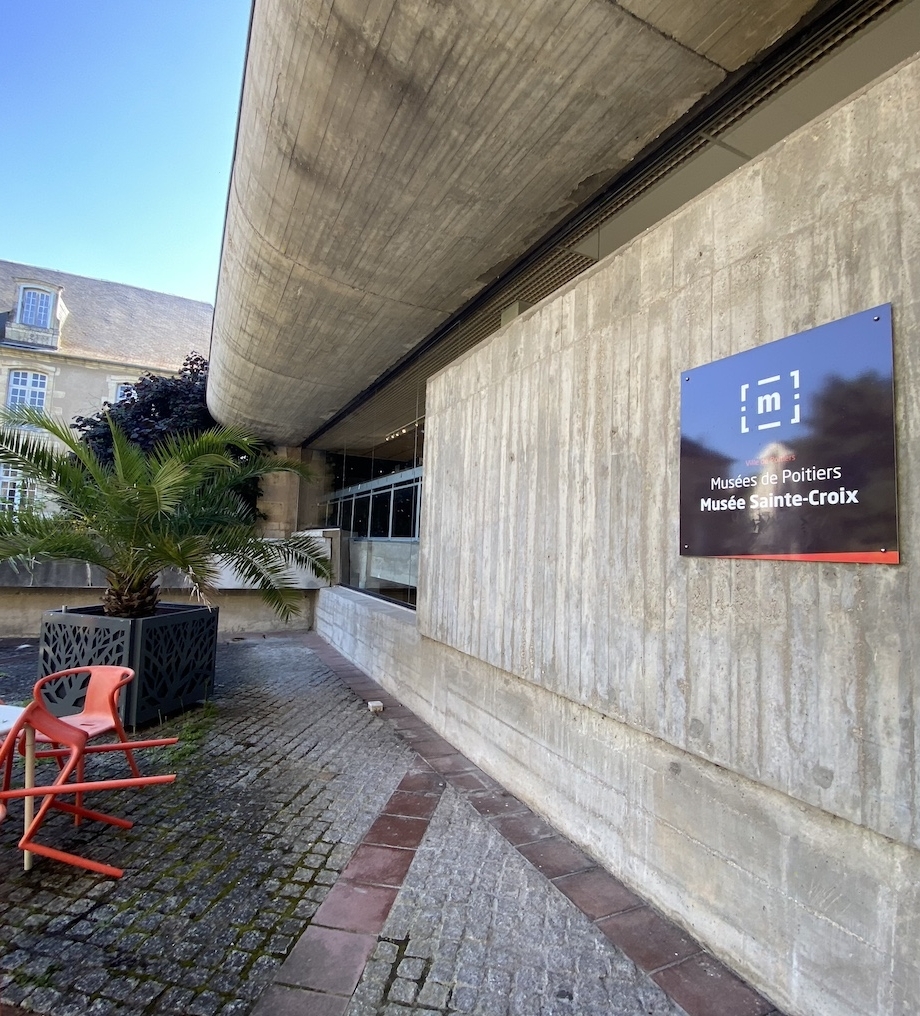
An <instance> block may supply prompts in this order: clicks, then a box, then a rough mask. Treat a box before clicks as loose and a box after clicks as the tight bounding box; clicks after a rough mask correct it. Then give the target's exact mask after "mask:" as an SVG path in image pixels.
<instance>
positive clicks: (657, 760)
mask: <svg viewBox="0 0 920 1016" xmlns="http://www.w3.org/2000/svg"><path fill="white" fill-rule="evenodd" d="M918 115H920V3H918V2H917V0H901V2H897V0H893V2H886V0H847V2H836V3H835V2H831V0H822V2H817V3H815V2H812V0H743V2H727V0H726V2H708V0H707V2H703V0H680V2H677V0H675V2H667V0H620V2H611V0H578V2H575V3H566V4H562V5H560V4H558V3H555V2H552V0H528V2H526V3H525V2H523V0H511V2H508V3H503V4H494V3H486V2H485V0H470V2H467V3H459V2H453V0H446V2H433V0H382V2H374V3H371V2H369V0H346V2H345V3H343V4H339V3H336V4H334V5H329V4H324V3H321V2H320V0H255V2H254V5H253V17H252V27H251V36H250V45H249V52H248V58H247V64H246V72H245V82H244V90H243V97H242V103H241V113H240V123H239V131H238V138H237V146H236V151H235V157H234V165H233V178H232V183H231V188H230V196H229V200H228V208H227V221H226V227H225V238H224V247H223V257H222V264H221V274H220V281H219V285H218V291H217V298H216V303H215V321H214V332H213V340H212V347H211V369H210V382H209V394H208V398H209V405H210V407H211V411H212V413H213V415H214V416H215V417H216V418H217V419H219V420H222V421H223V422H226V423H243V424H247V425H249V426H251V427H254V428H255V429H257V430H258V431H259V432H260V433H261V434H263V435H264V436H265V437H268V438H271V439H272V440H274V441H275V442H276V443H278V444H280V445H285V446H288V447H289V448H291V449H292V450H294V451H296V450H298V449H300V448H302V449H303V451H304V454H307V455H310V456H312V458H313V460H314V461H319V462H321V463H323V464H324V465H325V470H326V471H325V475H326V480H327V483H326V488H325V490H324V491H323V492H322V494H321V497H320V499H319V502H320V503H319V505H318V506H317V503H316V502H317V497H316V495H315V493H314V492H311V491H309V490H302V491H300V492H299V501H298V499H297V498H298V495H297V492H294V493H293V496H292V498H291V499H290V500H289V502H288V503H287V505H286V507H285V508H284V513H285V516H284V517H285V520H286V523H287V524H288V526H295V525H303V524H305V523H307V522H309V521H310V520H311V518H312V517H313V513H314V512H315V511H316V509H317V507H318V508H319V509H320V510H321V512H322V515H321V519H322V520H323V521H325V522H326V523H327V524H329V525H331V526H333V527H335V528H336V529H337V531H339V532H340V533H341V536H342V544H343V546H344V547H345V548H346V549H347V551H348V553H347V556H345V555H343V562H342V578H343V584H342V585H339V586H336V587H333V588H328V589H321V590H319V592H318V593H317V602H316V627H317V629H318V630H319V631H320V632H321V634H322V635H323V636H324V637H326V638H327V639H329V641H330V642H331V643H332V644H333V645H334V646H336V648H338V649H339V650H340V651H341V652H342V653H343V654H344V655H345V656H347V657H348V658H349V659H351V660H352V661H354V662H355V663H356V664H357V665H358V666H360V667H361V668H363V669H364V670H366V671H367V672H369V673H370V674H371V675H372V676H373V677H374V678H376V679H377V680H378V681H380V682H381V683H382V684H383V685H384V686H385V687H386V688H387V689H388V690H389V691H391V692H392V693H393V694H395V695H396V696H397V697H398V698H400V699H401V700H402V701H404V702H405V703H406V704H407V705H408V706H410V707H411V708H412V709H413V710H414V711H416V712H417V713H418V714H419V715H421V716H422V717H423V718H424V719H425V720H426V721H427V722H428V723H430V724H431V725H432V726H433V727H435V728H436V729H437V730H438V731H439V732H440V733H441V734H443V736H444V737H445V738H446V739H447V740H448V741H449V742H451V743H452V744H453V745H455V746H456V747H458V748H459V749H460V750H462V751H463V752H464V753H465V754H466V755H467V756H468V757H469V758H471V759H473V760H474V761H475V762H476V763H477V764H478V765H479V766H481V768H482V769H484V770H485V771H486V772H487V773H488V774H490V775H492V776H494V777H495V778H496V779H498V780H499V781H500V782H501V783H502V784H504V785H505V786H506V787H508V788H509V789H510V790H511V791H512V792H513V793H514V794H515V795H517V796H518V797H519V798H521V799H523V800H524V801H526V802H527V803H528V804H530V806H531V807H532V808H533V809H534V810H535V811H537V812H538V813H540V814H541V815H543V816H545V817H547V818H548V819H550V820H551V822H552V823H553V824H554V825H555V826H556V827H557V828H559V829H560V830H562V831H563V832H565V833H566V834H567V835H568V836H569V837H570V838H571V839H572V840H574V841H575V842H576V843H578V845H579V846H580V847H582V848H583V849H584V850H585V851H586V852H587V853H588V854H590V855H591V856H592V857H593V858H594V859H596V860H597V861H598V862H599V863H601V864H603V865H605V866H607V867H608V868H610V869H611V870H612V871H613V872H614V873H615V874H617V875H618V876H619V877H620V878H622V879H623V880H624V881H625V882H626V883H627V884H628V885H629V886H630V887H632V888H633V889H634V890H635V891H636V892H637V893H639V894H640V895H641V896H643V897H644V898H645V899H647V900H648V901H650V902H651V903H652V904H653V905H654V906H655V907H657V908H659V909H660V910H662V911H664V912H665V913H666V914H667V915H668V916H669V917H671V918H672V919H673V920H675V921H676V922H677V923H678V924H680V925H681V926H682V927H684V928H685V929H686V930H687V931H689V932H690V933H691V934H692V935H693V936H694V938H696V939H697V940H699V941H701V942H702V943H703V944H704V945H705V947H706V948H708V949H709V950H711V951H712V952H713V953H715V954H716V955H717V956H719V957H720V958H721V959H723V960H725V961H726V962H727V963H728V964H729V965H730V966H731V967H733V969H735V970H737V971H738V972H739V973H740V974H742V975H743V976H744V977H746V978H747V979H748V980H750V981H751V982H752V983H753V984H754V985H755V986H756V987H758V988H759V989H760V990H761V991H762V992H763V994H764V995H765V996H766V997H767V999H769V1004H772V1005H775V1006H777V1007H778V1008H781V1009H782V1010H783V1011H785V1012H788V1013H790V1014H793V1016H867V1014H872V1016H914V1014H916V1013H918V1012H920V952H918V950H917V947H916V943H917V939H918V932H920V679H918V667H917V662H918V660H920V634H918V633H920V627H918V625H917V623H916V618H917V611H918V609H920V601H918V595H920V594H918V589H920V583H918V581H917V578H918V576H916V575H914V574H913V573H914V572H915V571H917V568H918V561H920V484H918V483H917V479H916V478H917V475H918V474H920V442H918V441H917V440H916V435H917V434H918V433H920V387H918V386H920V343H918V334H920V248H918V237H920V132H918V131H917V129H916V124H917V122H918ZM881 305H890V307H891V309H892V322H893V325H892V331H893V349H894V378H895V384H894V392H895V403H894V407H895V409H894V417H895V423H896V427H895V431H896V434H897V461H898V479H899V488H898V492H897V508H898V513H899V516H898V517H899V525H900V554H901V558H900V560H901V563H900V564H897V565H889V564H855V563H852V562H840V561H836V562H828V561H808V560H794V561H793V560H738V559H735V558H729V557H715V556H713V557H703V556H688V555H686V556H685V555H684V554H683V553H682V552H681V548H680V546H679V544H680V540H679V532H680V519H679V506H680V500H681V491H680V472H681V434H680V421H681V379H682V374H683V373H684V372H690V371H691V370H693V369H695V368H697V367H700V366H705V365H708V364H710V363H712V362H713V361H717V360H720V359H722V358H725V357H728V356H730V355H733V354H740V353H748V352H750V351H753V350H756V349H757V348H759V347H761V346H764V345H766V344H768V343H771V342H772V341H773V340H778V339H782V338H784V337H787V336H792V335H796V334H799V333H803V332H806V331H808V330H809V329H813V328H818V327H820V326H822V325H826V324H829V323H833V322H838V321H840V320H842V319H846V318H848V317H850V316H852V315H855V314H857V313H859V312H865V311H867V310H869V309H870V308H876V307H880V306H881ZM757 377H759V378H761V379H763V380H764V381H767V380H770V379H769V378H767V377H766V376H765V375H757ZM757 383H759V382H757ZM733 392H734V390H733ZM734 394H736V393H734ZM734 394H733V397H734ZM736 415H737V414H736ZM843 415H844V416H845V414H843ZM766 433H768V434H769V433H772V432H770V431H767V432H766ZM857 436H860V435H857ZM699 452H700V456H701V457H706V456H707V455H708V456H709V457H710V458H712V456H711V454H710V450H709V449H707V448H706V447H704V446H703V445H700V446H699ZM764 454H765V457H769V455H768V454H767V453H764ZM865 454H866V455H867V457H869V458H870V459H871V456H872V449H871V448H869V449H868V450H867V451H866V452H865ZM712 461H715V459H714V458H712ZM882 550H884V548H882ZM369 593H373V594H375V595H368V594H369ZM383 597H386V598H383ZM397 601H398V602H397ZM407 604H408V605H407ZM413 604H414V606H415V607H416V608H417V609H412V607H413ZM693 962H694V961H693V960H688V961H687V964H688V967H692V965H693ZM676 966H677V965H675V967H676ZM670 973H671V974H672V975H673V976H674V977H679V976H681V974H680V971H679V970H677V969H674V970H671V971H670ZM688 976H689V975H688ZM769 1004H768V1005H765V1006H764V1007H762V1008H758V1009H757V1011H758V1012H765V1011H767V1009H768V1008H769Z"/></svg>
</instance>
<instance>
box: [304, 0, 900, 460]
mask: <svg viewBox="0 0 920 1016" xmlns="http://www.w3.org/2000/svg"><path fill="white" fill-rule="evenodd" d="M902 2H903V0H862V2H860V0H856V2H844V3H838V4H836V5H833V6H832V7H830V8H828V9H827V10H826V11H825V12H824V13H823V14H822V15H821V16H819V18H817V19H816V20H815V22H813V23H812V24H811V25H809V26H807V27H806V28H804V29H802V30H801V31H800V32H799V33H798V34H797V35H796V36H795V37H794V38H793V39H791V40H789V41H787V42H785V43H781V44H780V45H778V46H777V47H775V48H774V50H773V52H771V53H769V54H767V55H766V56H765V57H764V58H763V60H762V61H761V62H760V63H759V64H758V66H757V67H756V68H755V69H754V70H748V71H747V72H740V73H739V75H736V77H735V79H734V80H732V81H730V82H729V83H728V84H727V85H726V87H725V89H724V90H723V91H722V93H721V94H720V95H718V96H716V97H715V98H713V97H710V98H708V99H707V100H704V101H705V102H706V106H705V108H704V109H703V110H701V111H699V110H698V111H696V112H694V111H691V113H690V114H688V116H687V117H686V118H685V119H684V121H683V122H682V123H680V124H678V125H675V127H674V128H673V129H672V130H671V131H669V132H667V134H666V135H664V136H663V137H662V138H661V139H659V141H658V142H657V143H656V148H655V150H653V151H651V152H649V153H648V154H647V155H646V156H645V157H644V158H640V159H638V160H636V162H635V163H634V164H633V166H632V167H630V168H629V169H628V170H626V171H625V172H624V173H623V174H621V176H620V177H619V178H618V179H617V180H615V181H613V183H612V184H611V185H610V186H609V187H608V188H607V190H606V191H605V192H604V193H602V194H600V195H599V196H598V197H596V198H595V199H594V200H593V201H592V202H591V203H590V204H589V205H588V206H587V207H586V208H584V209H582V211H580V212H579V213H576V214H575V215H574V216H572V217H571V218H570V219H569V220H568V221H567V222H565V223H563V224H562V225H561V226H560V227H559V228H558V229H557V230H555V232H554V233H553V234H552V235H551V236H550V237H548V238H547V239H545V240H544V241H543V242H542V243H541V244H539V245H538V246H537V247H536V248H535V249H534V250H532V251H531V252H530V253H529V254H528V255H526V256H525V257H524V258H522V259H521V261H520V262H518V264H517V265H516V266H515V267H513V268H512V269H510V270H509V271H508V272H506V273H505V275H504V276H503V277H501V278H500V279H498V280H497V281H496V282H494V283H493V284H492V285H490V286H489V287H488V288H487V289H486V290H485V291H484V292H483V293H482V294H481V295H480V296H479V297H477V298H475V299H474V300H473V301H471V303H470V305H468V306H467V307H466V308H463V309H461V310H460V311H459V312H458V313H457V314H456V315H454V317H453V318H452V319H450V320H449V321H447V322H446V323H445V324H444V325H442V326H441V327H440V328H438V329H437V330H436V331H435V332H434V333H432V334H431V335H429V336H428V337H427V338H426V339H424V340H423V341H422V342H420V343H419V345H418V346H417V347H416V348H415V349H414V350H413V351H412V352H410V353H409V354H408V355H407V356H406V357H404V358H403V359H402V360H401V361H400V362H399V363H397V364H396V365H394V367H392V368H390V370H389V371H387V372H386V373H385V374H383V375H382V376H381V377H380V378H379V379H378V380H377V382H375V383H374V385H372V386H371V387H370V388H368V389H367V390H366V391H365V392H363V393H362V394H361V395H359V396H358V397H357V398H356V399H354V400H353V401H352V402H351V403H350V404H349V405H348V406H346V407H345V408H344V409H343V410H342V411H341V412H340V413H338V414H337V415H336V416H335V417H334V418H333V419H332V420H330V421H329V423H327V424H326V425H325V426H324V427H322V428H320V430H318V431H317V432H316V433H315V434H313V435H311V437H310V438H308V439H307V441H306V442H305V445H306V446H309V447H311V448H317V449H325V450H330V451H340V450H342V449H343V448H347V449H348V452H349V454H355V455H361V454H368V455H369V454H371V450H372V449H373V448H374V447H375V446H376V445H378V444H379V443H380V441H381V440H382V439H383V437H384V436H385V435H386V434H389V433H391V432H393V431H396V430H397V429H399V428H401V427H404V426H406V425H407V424H408V423H410V422H414V421H416V420H418V419H420V418H422V417H424V415H425V382H426V381H427V379H428V378H429V377H431V376H432V375H433V374H435V373H436V372H437V371H439V370H440V369H441V368H443V367H445V366H447V364H449V363H451V362H453V361H454V360H455V359H456V358H457V357H458V356H460V355H462V354H463V353H465V352H466V351H467V350H469V349H471V348H472V347H473V346H475V345H476V344H477V343H479V342H481V341H482V340H483V339H484V338H486V337H487V336H489V335H491V334H492V332H494V331H496V330H497V329H498V328H499V327H500V326H501V313H502V309H503V308H505V307H507V306H509V305H510V304H513V303H515V302H517V301H522V302H523V303H525V304H527V305H533V304H535V303H537V302H539V301H540V300H542V299H544V298H545V297H547V296H549V295H550V294H551V293H553V292H554V291H555V290H557V289H559V288H560V287H561V286H563V285H565V284H566V283H567V282H570V281H571V280H572V279H574V278H575V277H576V276H577V275H579V274H580V273H581V272H583V271H584V270H585V269H586V268H588V267H590V266H591V265H592V264H594V259H593V258H590V257H586V256H585V255H583V254H581V253H578V252H577V251H575V250H573V249H572V248H574V247H577V246H578V245H579V243H581V242H582V241H584V240H585V239H586V238H587V237H588V236H589V235H590V234H591V233H592V232H593V231H594V230H596V229H598V227H599V226H601V225H603V224H604V223H605V222H608V221H609V220H610V219H612V218H613V217H614V216H616V215H617V214H618V213H620V212H621V211H623V209H624V208H626V207H627V206H628V205H630V204H632V203H633V202H634V201H636V199H637V198H639V197H640V196H642V195H643V194H644V193H645V192H646V191H648V190H649V189H650V188H652V187H654V186H655V184H657V183H658V182H660V181H662V180H663V179H664V178H665V177H667V176H668V175H669V174H671V173H673V172H674V171H675V170H676V169H678V168H679V167H680V166H682V165H683V164H684V163H686V162H687V161H688V160H690V159H691V158H692V157H693V156H694V155H696V154H697V153H699V152H701V151H702V150H703V149H705V148H706V147H707V146H708V145H711V144H712V142H713V140H714V139H716V138H718V136H719V135H720V134H723V133H725V132H726V131H728V130H730V129H731V128H732V127H733V126H734V125H736V124H737V123H738V122H739V121H740V120H742V119H743V118H744V117H745V116H747V115H748V114H749V113H751V112H752V111H753V110H754V109H756V107H758V106H759V105H760V104H762V103H763V102H765V101H766V100H767V99H769V98H770V97H771V96H772V95H774V94H775V93H776V92H777V91H779V90H780V89H781V88H783V87H784V86H785V85H787V84H788V83H789V82H790V81H792V80H793V79H794V78H795V77H797V76H798V75H800V74H802V73H803V72H804V71H807V70H808V69H810V68H811V67H813V66H814V65H815V64H816V63H817V62H818V61H820V60H821V59H822V58H823V57H824V56H826V55H827V54H828V53H830V52H831V51H833V50H834V49H836V48H837V47H838V46H840V45H841V44H842V43H843V42H845V41H847V40H849V39H851V38H852V37H853V36H854V35H856V34H857V33H859V32H860V31H861V30H862V29H863V28H865V27H866V26H867V25H868V24H869V23H870V22H872V21H874V20H875V19H877V18H878V17H879V16H881V15H882V14H885V13H886V12H888V11H889V10H891V9H893V8H895V7H897V6H900V4H901V3H902Z"/></svg>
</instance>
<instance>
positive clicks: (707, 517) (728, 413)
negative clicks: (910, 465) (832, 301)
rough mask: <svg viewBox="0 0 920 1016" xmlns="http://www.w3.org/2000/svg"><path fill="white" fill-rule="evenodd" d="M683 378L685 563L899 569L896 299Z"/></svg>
mask: <svg viewBox="0 0 920 1016" xmlns="http://www.w3.org/2000/svg"><path fill="white" fill-rule="evenodd" d="M680 383H681V409H680V552H681V554H684V555H688V556H693V557H750V558H772V559H784V560H795V561H855V562H864V563H872V562H874V563H884V564H897V563H898V518H897V484H896V470H895V439H894V389H893V369H892V330H891V305H890V304H885V305H884V306H882V307H875V308H874V309H872V310H867V311H863V312H862V313H859V314H853V315H852V316H851V317H847V318H844V319H843V320H841V321H832V322H831V323H829V324H826V325H821V326H820V327H819V328H812V329H811V330H809V331H807V332H802V333H800V334H798V335H791V336H789V337H788V338H785V339H780V340H778V341H777V342H770V343H767V344H766V345H763V346H758V347H757V348H756V349H750V350H747V351H746V352H744V353H738V354H737V355H735V356H729V357H726V358H725V359H724V360H717V361H716V362H714V363H708V364H705V365H703V366H702V367H696V368H694V369H693V370H688V371H685V372H684V373H683V374H681V382H680Z"/></svg>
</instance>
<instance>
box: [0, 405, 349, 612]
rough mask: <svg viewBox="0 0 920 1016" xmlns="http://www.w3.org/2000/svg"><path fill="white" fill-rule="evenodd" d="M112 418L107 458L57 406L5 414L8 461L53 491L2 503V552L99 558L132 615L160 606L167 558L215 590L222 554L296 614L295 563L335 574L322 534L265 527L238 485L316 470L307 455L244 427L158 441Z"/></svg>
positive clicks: (109, 592) (199, 589)
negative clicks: (28, 500)
mask: <svg viewBox="0 0 920 1016" xmlns="http://www.w3.org/2000/svg"><path fill="white" fill-rule="evenodd" d="M110 426H111V430H112V444H113V456H112V461H111V463H108V464H106V463H104V462H102V461H101V460H100V458H99V457H98V456H97V454H96V453H95V451H94V450H93V449H92V448H90V447H89V446H87V445H86V444H84V443H82V442H81V441H80V440H79V438H77V437H76V436H75V435H74V433H73V431H72V430H71V429H70V428H69V427H67V426H66V425H65V424H63V423H61V422H59V421H57V420H55V419H54V418H53V417H51V416H49V415H48V414H47V413H45V412H42V411H39V410H36V409H32V408H29V407H19V408H17V409H12V410H8V411H6V412H4V413H2V414H0V463H2V464H4V465H6V466H9V467H11V468H12V469H15V470H17V471H18V472H19V474H20V476H21V477H22V478H23V479H24V480H25V481H27V482H30V483H33V484H35V486H36V488H37V489H38V490H39V491H40V493H41V497H42V500H43V501H44V503H43V504H21V505H19V506H17V507H16V508H15V509H12V508H11V509H10V510H8V511H2V510H0V560H6V561H11V562H13V563H14V564H16V563H25V564H27V565H31V564H32V563H33V562H38V561H42V560H64V559H70V560H78V561H84V562H87V563H89V564H92V565H96V566H97V567H98V568H100V569H102V571H103V572H104V573H105V576H106V580H107V583H108V588H107V589H106V590H105V592H104V594H103V611H104V613H106V614H108V615H109V616H112V617H126V618H132V617H146V616H149V615H151V614H153V613H154V612H155V610H156V605H157V602H158V601H159V595H160V590H159V585H158V582H159V575H160V572H161V571H163V570H164V569H169V568H172V569H175V570H176V571H177V572H179V573H180V574H181V575H183V576H185V577H186V578H187V579H188V580H189V582H190V583H191V585H192V588H193V590H194V591H195V593H196V594H197V595H198V596H199V597H200V598H201V599H202V600H203V601H204V602H207V601H208V599H209V597H210V596H212V595H213V593H214V591H215V584H216V581H217V577H218V574H219V570H220V565H221V563H223V564H226V565H229V566H230V567H232V568H233V569H235V570H236V572H237V573H238V574H239V575H240V576H242V577H243V578H244V579H246V580H247V581H249V582H250V583H251V584H253V585H255V586H256V587H257V588H258V590H259V591H260V593H261V595H262V598H263V599H264V600H265V602H267V603H268V604H269V606H271V607H272V608H273V609H274V610H275V611H276V612H277V613H278V615H279V616H280V617H281V618H282V619H284V620H287V619H289V618H290V617H292V616H293V615H294V614H296V612H297V610H298V605H299V594H298V592H297V590H296V588H295V586H294V584H293V579H292V577H291V575H290V571H289V569H290V568H291V567H293V566H297V567H305V568H307V569H309V570H310V571H312V572H313V574H314V575H317V576H320V577H323V578H326V577H328V576H329V572H330V568H329V561H328V559H327V558H326V557H325V556H324V554H323V552H322V550H321V548H320V546H319V545H318V543H317V542H316V541H315V540H313V539H312V538H310V537H307V536H296V535H295V536H291V537H289V538H287V539H284V540H265V539H261V538H260V537H259V536H258V534H257V532H256V523H255V516H254V513H253V511H252V509H251V507H248V506H247V505H246V503H245V501H244V499H243V498H241V496H240V494H239V493H238V485H239V484H240V483H241V481H245V480H251V479H258V478H260V477H263V476H265V475H267V474H269V473H275V472H291V473H296V474H298V475H300V476H302V477H304V478H305V479H309V478H310V474H309V471H308V470H307V469H306V467H304V465H303V464H302V463H300V462H297V461H294V460H291V459H283V458H279V457H275V456H272V455H270V454H266V453H265V452H264V451H262V450H261V449H260V447H259V445H258V442H257V440H256V439H255V438H254V437H253V436H252V435H251V434H249V433H248V432H246V431H244V430H242V429H240V428H236V427H215V428H213V429H211V430H208V431H205V432H203V433H199V434H194V435H193V434H180V435H177V436H174V437H170V438H168V439H166V440H165V441H163V442H161V443H160V444H159V445H157V446H156V447H155V448H154V449H153V451H151V452H149V453H146V452H144V451H143V450H142V449H141V448H139V447H138V446H137V445H136V444H134V443H132V442H131V441H129V440H128V439H127V438H126V437H125V435H124V433H122V431H121V430H120V429H119V428H118V427H117V426H116V425H114V424H111V423H110ZM228 449H229V450H233V451H234V452H235V453H236V456H235V458H236V461H234V458H231V457H230V456H229V455H228ZM240 456H242V460H240Z"/></svg>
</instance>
